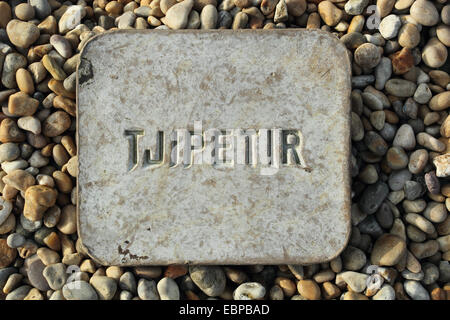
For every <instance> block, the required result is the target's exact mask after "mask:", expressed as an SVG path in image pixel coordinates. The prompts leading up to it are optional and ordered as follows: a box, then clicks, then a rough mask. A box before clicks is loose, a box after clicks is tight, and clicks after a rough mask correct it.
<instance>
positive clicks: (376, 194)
mask: <svg viewBox="0 0 450 320" xmlns="http://www.w3.org/2000/svg"><path fill="white" fill-rule="evenodd" d="M388 193H389V188H388V186H387V185H386V183H384V182H380V181H379V182H377V183H375V184H372V185H369V186H368V187H366V189H365V190H364V192H363V194H362V196H361V199H360V201H359V202H358V205H359V208H360V209H361V211H362V212H364V213H366V214H373V213H375V212H376V211H377V210H378V208H379V207H380V206H381V204H382V203H383V201H384V199H385V198H386V197H387V195H388Z"/></svg>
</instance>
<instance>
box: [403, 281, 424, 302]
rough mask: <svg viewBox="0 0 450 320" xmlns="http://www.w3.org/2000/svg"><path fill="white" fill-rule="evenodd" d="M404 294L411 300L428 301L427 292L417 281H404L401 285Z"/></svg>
mask: <svg viewBox="0 0 450 320" xmlns="http://www.w3.org/2000/svg"><path fill="white" fill-rule="evenodd" d="M403 287H404V288H405V292H406V293H407V294H408V296H410V297H411V299H413V300H430V295H429V294H428V291H427V290H426V289H425V288H424V287H423V286H422V285H421V284H420V282H419V281H414V280H406V281H405V282H404V283H403Z"/></svg>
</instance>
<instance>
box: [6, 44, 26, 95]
mask: <svg viewBox="0 0 450 320" xmlns="http://www.w3.org/2000/svg"><path fill="white" fill-rule="evenodd" d="M26 66H27V59H26V58H25V57H24V56H23V55H21V54H19V53H15V52H13V53H9V54H7V55H6V57H5V60H4V62H3V71H2V84H3V85H4V86H5V87H6V88H9V89H13V88H16V86H17V82H16V72H17V70H19V69H20V68H25V67H26ZM0 70H1V68H0Z"/></svg>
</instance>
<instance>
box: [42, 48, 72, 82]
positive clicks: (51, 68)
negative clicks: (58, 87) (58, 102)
mask: <svg viewBox="0 0 450 320" xmlns="http://www.w3.org/2000/svg"><path fill="white" fill-rule="evenodd" d="M42 64H43V65H44V67H45V69H46V70H47V71H48V72H49V73H50V74H51V75H52V77H53V78H54V79H55V80H58V81H63V80H64V79H65V78H66V77H67V75H66V73H65V72H64V70H63V69H62V68H61V66H59V65H58V63H57V60H56V59H54V58H53V57H52V56H50V55H49V54H46V55H45V56H44V57H43V58H42Z"/></svg>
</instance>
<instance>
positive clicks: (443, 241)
mask: <svg viewBox="0 0 450 320" xmlns="http://www.w3.org/2000/svg"><path fill="white" fill-rule="evenodd" d="M436 241H437V242H439V250H441V251H442V252H447V251H450V235H446V236H443V237H439V238H437V239H436Z"/></svg>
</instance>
